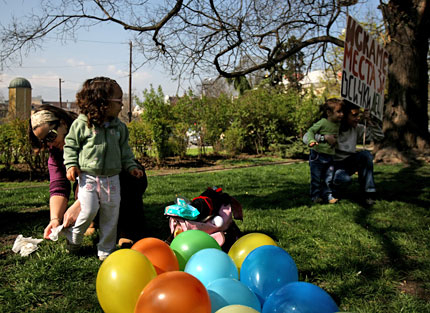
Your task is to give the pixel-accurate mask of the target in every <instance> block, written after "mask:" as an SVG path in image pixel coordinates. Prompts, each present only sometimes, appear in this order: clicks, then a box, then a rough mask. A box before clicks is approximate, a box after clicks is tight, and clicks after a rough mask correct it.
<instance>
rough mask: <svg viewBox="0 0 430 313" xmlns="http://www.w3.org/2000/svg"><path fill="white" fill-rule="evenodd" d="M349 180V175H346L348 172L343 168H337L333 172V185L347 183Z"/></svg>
mask: <svg viewBox="0 0 430 313" xmlns="http://www.w3.org/2000/svg"><path fill="white" fill-rule="evenodd" d="M351 181H352V178H351V176H350V175H348V173H347V172H346V171H345V170H343V169H340V170H337V171H336V172H335V173H334V178H333V183H334V184H335V185H344V184H349V183H350V182H351Z"/></svg>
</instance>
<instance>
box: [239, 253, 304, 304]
mask: <svg viewBox="0 0 430 313" xmlns="http://www.w3.org/2000/svg"><path fill="white" fill-rule="evenodd" d="M298 280H299V272H298V270H297V266H296V263H295V262H294V260H293V258H292V257H291V256H290V255H289V254H288V252H287V251H285V250H284V249H282V248H280V247H277V246H270V245H267V246H261V247H258V248H256V249H254V250H252V251H251V253H250V254H248V256H247V257H246V258H245V260H244V261H243V263H242V267H241V269H240V281H241V282H242V283H244V284H245V285H247V286H248V287H249V288H251V290H252V291H253V292H254V293H255V294H256V295H257V297H258V300H260V303H261V305H263V304H264V302H265V301H266V299H267V298H268V297H269V295H270V294H271V293H272V292H273V291H275V290H276V289H278V288H281V287H282V286H284V285H285V284H288V283H291V282H295V281H298Z"/></svg>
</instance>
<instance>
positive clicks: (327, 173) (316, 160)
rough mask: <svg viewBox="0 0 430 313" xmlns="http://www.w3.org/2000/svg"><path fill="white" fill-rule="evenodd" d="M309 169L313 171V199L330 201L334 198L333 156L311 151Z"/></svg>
mask: <svg viewBox="0 0 430 313" xmlns="http://www.w3.org/2000/svg"><path fill="white" fill-rule="evenodd" d="M309 167H310V169H311V190H310V191H311V198H312V200H315V199H316V198H322V199H323V200H330V199H331V197H332V191H331V182H332V180H333V173H334V167H333V156H332V155H329V154H325V153H318V152H316V151H315V150H313V149H311V152H310V154H309Z"/></svg>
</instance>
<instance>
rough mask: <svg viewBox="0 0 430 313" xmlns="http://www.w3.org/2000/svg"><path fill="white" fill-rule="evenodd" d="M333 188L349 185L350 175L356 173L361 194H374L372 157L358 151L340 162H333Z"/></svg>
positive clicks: (365, 152)
mask: <svg viewBox="0 0 430 313" xmlns="http://www.w3.org/2000/svg"><path fill="white" fill-rule="evenodd" d="M334 167H335V174H334V178H333V183H334V187H336V186H340V185H345V184H349V183H350V182H351V180H352V178H351V175H353V174H354V173H355V172H358V182H359V184H360V189H361V191H362V192H367V193H369V192H376V188H375V181H374V178H373V156H372V154H371V153H370V152H369V151H367V150H364V151H359V152H357V153H354V154H353V155H351V156H349V157H347V158H346V159H344V160H342V161H335V162H334Z"/></svg>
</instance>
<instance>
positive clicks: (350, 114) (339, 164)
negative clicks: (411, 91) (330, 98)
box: [303, 100, 384, 206]
mask: <svg viewBox="0 0 430 313" xmlns="http://www.w3.org/2000/svg"><path fill="white" fill-rule="evenodd" d="M359 115H360V109H359V108H358V107H357V106H355V105H354V104H352V103H351V102H348V101H345V100H344V105H343V119H342V122H341V126H340V130H339V136H338V138H336V137H335V136H332V135H330V136H329V135H327V136H319V137H317V136H315V138H316V139H317V140H319V141H327V142H328V143H329V144H335V143H336V142H337V145H336V150H335V155H334V166H335V174H334V177H333V188H334V190H335V189H336V186H339V185H342V184H346V183H349V182H351V175H353V174H354V173H355V172H358V182H359V184H360V189H361V191H362V192H363V194H364V198H363V199H364V201H365V204H366V205H369V206H370V205H372V204H373V203H374V194H375V192H376V188H375V182H374V179H373V156H372V154H371V153H370V152H369V151H367V150H363V151H357V149H356V146H357V143H362V142H363V136H364V135H365V136H366V138H365V139H366V141H372V140H373V141H378V140H381V139H382V138H383V137H384V134H383V133H382V130H381V128H380V127H379V125H378V124H377V123H373V122H372V121H371V119H370V114H369V112H368V111H367V110H365V111H364V114H363V116H364V118H365V119H366V121H367V125H366V127H365V126H364V125H361V124H358V121H359V119H360V116H359ZM303 141H304V142H305V143H307V141H308V138H307V134H305V136H304V137H303Z"/></svg>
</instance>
